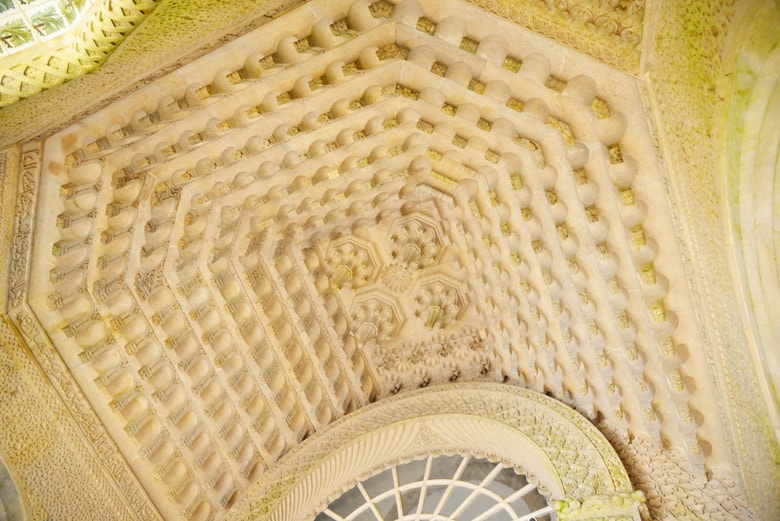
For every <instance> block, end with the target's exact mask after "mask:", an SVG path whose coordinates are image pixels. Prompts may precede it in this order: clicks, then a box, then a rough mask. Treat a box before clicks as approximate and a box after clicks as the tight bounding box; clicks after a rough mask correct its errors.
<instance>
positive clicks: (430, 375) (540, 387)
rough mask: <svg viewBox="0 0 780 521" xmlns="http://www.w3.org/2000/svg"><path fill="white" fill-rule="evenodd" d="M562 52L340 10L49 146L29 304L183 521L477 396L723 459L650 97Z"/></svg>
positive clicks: (481, 17) (181, 79)
mask: <svg viewBox="0 0 780 521" xmlns="http://www.w3.org/2000/svg"><path fill="white" fill-rule="evenodd" d="M463 13H466V14H467V15H468V16H467V18H468V24H466V23H465V21H464V20H465V19H464V18H463V17H464V16H465V15H464V14H463ZM292 28H295V30H294V33H295V34H291V31H292ZM554 50H555V51H560V50H559V48H558V47H555V45H554V44H552V43H550V42H547V41H545V40H542V39H540V38H538V37H535V36H533V35H531V34H526V33H525V32H523V31H521V30H518V29H517V28H516V27H513V26H511V25H509V24H508V23H506V22H503V21H501V20H499V19H497V18H495V17H494V16H493V15H490V14H488V13H485V12H482V11H480V10H478V9H477V8H474V7H471V6H468V5H467V4H462V3H460V2H453V3H449V2H448V3H443V2H442V3H435V2H430V3H428V2H426V3H425V5H424V6H423V5H421V4H420V3H417V2H414V1H412V0H408V1H405V2H398V3H397V4H396V3H391V2H387V1H380V2H375V3H373V4H370V3H366V2H361V3H357V4H349V3H346V2H335V3H327V4H326V3H325V2H317V1H315V2H311V3H309V4H307V5H306V6H304V7H302V8H299V9H296V10H293V11H290V12H289V13H286V14H285V15H284V16H283V17H281V18H280V19H278V20H273V21H271V22H269V23H268V24H266V25H265V26H263V28H262V31H261V33H257V34H255V33H250V34H248V35H246V36H245V37H243V38H241V39H239V40H236V41H235V42H233V43H231V44H227V45H226V46H224V47H223V48H221V49H220V50H218V51H215V52H213V53H211V54H208V55H206V56H204V57H203V58H201V59H199V60H196V61H195V62H193V63H192V64H190V65H187V66H184V67H182V68H181V69H179V70H177V71H174V72H172V73H171V74H170V75H168V76H166V77H163V78H160V79H159V80H157V81H156V82H153V83H151V84H150V85H149V86H147V87H145V88H144V89H141V90H139V91H138V92H136V93H133V94H130V95H128V96H126V97H125V98H123V99H121V100H118V101H116V102H115V103H114V104H112V105H110V106H108V107H106V108H105V109H104V110H103V111H101V112H98V113H97V114H95V115H93V116H90V117H88V118H85V119H84V120H82V121H80V122H77V123H74V124H73V125H72V126H71V127H68V128H66V129H65V130H63V131H62V132H61V133H59V134H57V135H55V136H53V137H51V138H49V139H47V140H46V142H45V145H44V151H43V159H42V160H41V161H40V162H39V163H37V164H40V165H42V168H43V173H42V175H41V178H40V185H39V187H38V189H39V199H38V200H39V201H45V204H39V205H38V207H37V213H36V214H35V219H36V222H35V226H36V227H35V233H34V234H33V241H34V245H33V246H32V247H33V248H35V249H36V251H37V252H41V253H40V255H36V256H35V258H34V260H33V261H32V264H31V266H30V273H29V278H25V277H28V275H27V273H26V270H25V269H17V270H16V271H15V272H14V273H15V275H14V276H12V277H11V279H10V280H11V285H10V287H11V293H12V299H14V301H15V302H16V301H19V302H21V301H22V300H23V298H26V300H27V302H28V303H29V306H30V308H31V309H32V311H33V312H34V314H35V317H36V320H37V321H38V322H39V323H40V332H39V333H38V334H40V335H42V336H47V337H48V338H49V339H50V340H51V342H52V344H53V345H54V347H55V349H56V353H57V356H59V357H61V358H62V361H63V362H64V364H65V366H67V368H68V370H69V372H70V374H72V378H73V379H74V380H75V381H76V382H77V383H78V386H79V387H80V388H82V389H85V390H86V391H85V394H86V395H87V397H88V399H89V406H90V407H91V408H92V409H93V410H94V412H95V414H96V415H97V417H99V418H100V420H101V422H102V424H103V425H104V428H105V429H106V431H107V432H108V433H109V435H110V437H111V439H112V440H113V442H114V443H115V444H116V446H117V447H118V450H119V452H120V453H121V454H122V455H123V457H124V458H125V460H126V461H127V462H128V465H129V467H130V468H131V469H132V472H133V474H134V475H135V476H137V478H138V481H139V482H140V483H141V484H142V486H143V488H144V489H145V490H146V491H147V492H148V494H149V496H150V498H151V500H152V502H153V503H154V505H155V506H156V508H157V509H158V510H159V511H160V513H161V515H162V516H163V517H164V518H166V519H171V518H174V517H176V516H178V515H180V514H181V515H183V516H184V517H185V518H191V519H220V518H223V517H224V516H225V512H226V511H227V510H228V509H229V508H230V507H231V505H233V504H234V503H235V501H237V500H238V498H239V496H240V494H241V492H242V491H244V490H246V489H247V488H248V487H249V486H250V485H251V484H252V483H254V482H256V481H257V480H258V479H260V477H261V476H263V475H264V474H265V473H266V472H267V471H268V469H270V468H273V467H274V465H275V464H276V462H277V461H279V459H280V458H281V457H282V456H283V455H284V454H285V453H287V452H288V451H290V450H291V449H292V448H293V447H295V446H296V445H298V444H299V443H300V442H302V441H303V440H304V439H305V438H307V437H309V436H311V435H312V434H314V433H317V432H320V431H321V430H323V429H324V428H325V427H326V426H327V425H329V424H330V423H331V422H333V421H335V420H337V419H338V418H340V417H342V416H344V415H347V414H349V413H351V412H354V411H356V410H358V409H360V408H361V407H363V406H365V405H366V404H368V403H370V402H373V401H375V400H377V399H379V398H383V397H385V396H387V395H389V394H392V393H396V392H400V391H406V390H411V389H413V388H416V387H424V386H427V385H430V384H433V383H444V382H448V381H456V380H488V381H497V382H501V381H506V382H509V383H512V384H516V385H520V386H524V387H527V388H529V389H532V390H536V391H538V392H546V393H549V394H550V395H552V396H554V397H556V398H558V399H559V400H561V401H564V402H566V403H568V404H570V405H572V406H574V407H575V408H577V409H578V410H580V411H581V412H584V413H585V414H587V415H588V416H590V417H592V418H595V417H596V416H597V415H600V416H601V417H604V418H606V419H607V420H608V421H609V423H610V425H612V426H614V427H615V428H616V429H617V430H618V432H620V433H622V434H626V433H630V432H647V433H649V435H650V436H651V437H652V438H654V439H657V440H666V441H667V442H668V443H670V444H675V445H680V446H683V447H685V448H686V450H687V451H688V453H689V455H690V457H691V458H692V460H693V462H694V463H695V464H699V465H700V464H703V463H705V461H706V458H713V459H716V458H717V457H718V456H719V454H718V450H719V445H718V444H717V440H713V441H712V442H711V441H708V436H710V434H711V433H713V432H715V433H716V434H717V432H718V429H719V427H718V426H717V425H712V424H711V423H710V420H709V418H710V415H709V414H708V410H707V408H708V407H713V405H712V404H707V403H701V401H700V400H697V399H696V398H694V396H693V393H692V390H693V389H696V388H699V389H705V390H706V389H707V385H708V384H707V380H706V378H707V376H706V374H705V375H703V376H702V375H700V374H698V373H697V370H696V368H695V366H693V367H692V366H691V365H690V364H688V363H686V362H687V359H688V357H687V355H686V354H687V351H688V350H687V348H686V343H696V342H697V341H698V340H697V338H698V337H697V333H696V331H692V330H690V329H689V328H684V327H678V326H679V324H678V320H677V315H678V313H681V312H684V309H685V306H686V305H687V302H688V301H687V298H688V296H687V293H686V284H685V281H684V280H682V279H680V275H679V274H680V270H679V265H678V264H679V262H680V261H679V257H676V256H675V252H676V245H675V243H674V235H673V233H671V232H670V230H671V229H672V223H671V222H670V219H669V217H668V215H666V214H665V213H664V212H650V211H649V209H650V208H653V207H657V206H659V205H663V204H666V203H665V196H664V193H663V190H662V189H661V188H660V187H659V184H660V183H659V181H658V172H657V166H656V165H655V163H654V160H655V159H654V157H653V155H652V153H648V150H650V151H651V152H652V144H651V143H652V142H651V139H650V136H649V131H648V129H647V128H646V126H644V125H642V124H641V121H642V119H641V118H642V117H643V116H642V114H641V112H637V109H636V108H635V107H639V106H641V104H640V103H639V100H638V91H637V89H636V86H635V83H634V80H633V79H631V78H630V77H628V76H623V75H615V74H614V71H611V73H610V74H612V76H611V78H612V79H611V80H610V81H609V82H607V81H604V82H600V80H601V78H602V76H603V77H606V76H607V71H606V70H604V69H603V66H600V65H598V64H596V63H594V62H592V61H589V60H587V59H583V58H582V57H579V58H577V57H576V56H575V55H574V54H573V53H571V54H566V53H565V52H558V54H556V53H554V52H553V51H554ZM618 94H619V95H618ZM37 181H38V180H37V179H32V180H31V182H37ZM12 271H13V270H12ZM17 287H19V288H21V289H20V291H28V293H27V295H26V297H25V296H24V295H23V294H22V293H20V292H16V288H17ZM13 295H17V297H13ZM16 304H18V302H16ZM16 304H14V305H16ZM28 329H29V328H28Z"/></svg>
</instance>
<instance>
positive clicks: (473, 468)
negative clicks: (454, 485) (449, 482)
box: [460, 459, 496, 485]
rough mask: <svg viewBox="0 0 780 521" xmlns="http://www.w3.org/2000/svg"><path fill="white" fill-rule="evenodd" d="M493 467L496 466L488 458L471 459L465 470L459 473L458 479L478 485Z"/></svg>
mask: <svg viewBox="0 0 780 521" xmlns="http://www.w3.org/2000/svg"><path fill="white" fill-rule="evenodd" d="M494 468H496V464H495V463H490V462H489V461H488V460H484V459H480V460H471V461H470V462H469V465H468V467H466V470H464V471H463V474H461V476H460V479H461V481H467V482H469V483H474V484H475V485H479V484H480V483H482V481H484V479H485V478H486V477H487V475H488V474H490V472H491V471H492V470H493V469H494Z"/></svg>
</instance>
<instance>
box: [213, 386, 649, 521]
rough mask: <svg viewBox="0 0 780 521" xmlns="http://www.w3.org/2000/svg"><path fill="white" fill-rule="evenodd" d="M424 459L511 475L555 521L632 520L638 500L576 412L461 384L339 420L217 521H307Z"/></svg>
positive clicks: (529, 395) (511, 390)
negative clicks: (489, 463)
mask: <svg viewBox="0 0 780 521" xmlns="http://www.w3.org/2000/svg"><path fill="white" fill-rule="evenodd" d="M430 454H462V455H473V456H477V457H482V458H488V459H491V460H493V461H501V462H502V463H503V464H505V465H507V466H511V467H515V468H516V469H517V470H518V471H520V472H521V473H523V474H525V475H526V476H527V478H528V480H529V481H530V482H532V483H534V484H535V485H537V487H538V488H539V490H540V492H542V493H543V494H545V495H547V496H548V497H550V498H551V499H552V500H554V502H555V508H556V510H558V517H559V519H613V518H614V519H624V520H625V519H636V520H638V519H639V507H640V504H641V503H642V502H643V501H644V498H643V496H642V493H641V492H634V491H633V489H632V487H631V483H630V480H629V478H628V474H627V473H626V470H625V468H624V467H623V464H622V462H621V460H620V458H619V457H618V455H617V454H616V453H615V451H614V450H613V448H612V447H611V446H610V444H609V442H608V441H607V440H606V438H604V436H603V435H602V434H601V433H600V432H599V431H598V430H597V429H596V428H595V427H594V426H593V425H592V424H590V423H589V422H588V421H587V420H586V419H585V418H584V417H582V416H580V415H579V414H578V413H577V412H575V411H574V410H572V409H570V408H569V407H567V406H565V405H564V404H562V403H560V402H558V401H556V400H553V399H551V398H548V397H547V396H544V395H541V394H539V393H535V392H532V391H528V390H526V389H522V388H518V387H512V386H508V385H502V384H487V383H469V384H450V385H445V386H438V387H433V388H428V389H425V390H419V391H413V392H409V393H404V394H401V395H396V396H394V397H392V398H389V399H386V400H383V401H381V402H378V403H376V404H373V405H371V406H368V407H365V408H363V409H361V410H360V411H358V412H356V413H355V414H352V415H350V416H346V417H344V418H342V419H340V420H339V421H337V422H335V423H333V424H332V425H331V426H330V427H329V428H328V429H326V430H325V431H323V432H321V433H319V434H317V435H315V436H313V437H312V438H309V439H308V440H306V441H305V442H304V443H302V444H301V445H299V446H298V447H296V449H294V450H293V451H292V452H290V453H289V454H287V455H286V456H285V457H284V458H283V459H282V460H280V462H279V464H278V465H276V466H275V467H274V468H272V469H270V470H269V472H268V473H266V474H265V475H264V476H263V478H262V479H261V480H260V481H259V482H257V483H255V484H254V485H253V486H252V487H251V488H250V489H249V490H248V491H247V492H246V494H245V495H244V498H243V499H242V500H241V501H240V502H239V503H238V504H236V505H235V507H234V508H233V509H232V511H231V512H230V513H229V514H228V517H227V519H229V520H231V521H238V520H241V521H250V520H251V521H266V520H268V521H287V520H290V521H292V520H300V519H313V518H314V516H315V515H316V513H317V512H319V511H320V510H322V509H323V508H325V507H326V506H327V505H328V504H329V503H330V502H331V501H333V500H334V499H336V498H337V497H338V496H339V495H340V494H342V493H343V492H344V491H346V490H348V489H349V488H351V487H353V486H354V485H355V484H357V483H358V482H360V481H361V480H363V479H365V478H367V477H369V476H371V475H373V474H375V473H378V472H380V471H381V470H383V469H385V468H388V467H390V466H392V465H395V464H398V463H400V462H405V461H409V460H412V459H417V458H421V457H424V456H427V455H430Z"/></svg>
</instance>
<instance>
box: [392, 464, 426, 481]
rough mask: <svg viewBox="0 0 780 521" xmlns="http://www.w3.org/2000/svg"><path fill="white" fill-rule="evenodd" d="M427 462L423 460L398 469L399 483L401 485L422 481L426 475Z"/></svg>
mask: <svg viewBox="0 0 780 521" xmlns="http://www.w3.org/2000/svg"><path fill="white" fill-rule="evenodd" d="M426 463H427V460H424V459H421V460H416V461H410V462H409V463H404V464H403V465H400V466H399V467H398V482H399V483H400V484H401V485H406V484H407V483H414V482H415V481H422V478H423V476H424V475H425V465H426Z"/></svg>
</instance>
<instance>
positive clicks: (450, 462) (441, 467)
mask: <svg viewBox="0 0 780 521" xmlns="http://www.w3.org/2000/svg"><path fill="white" fill-rule="evenodd" d="M461 461H463V457H462V456H439V457H438V458H436V459H434V460H433V464H432V465H431V478H430V479H437V478H451V477H452V476H454V475H455V472H457V470H458V465H460V462H461Z"/></svg>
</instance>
